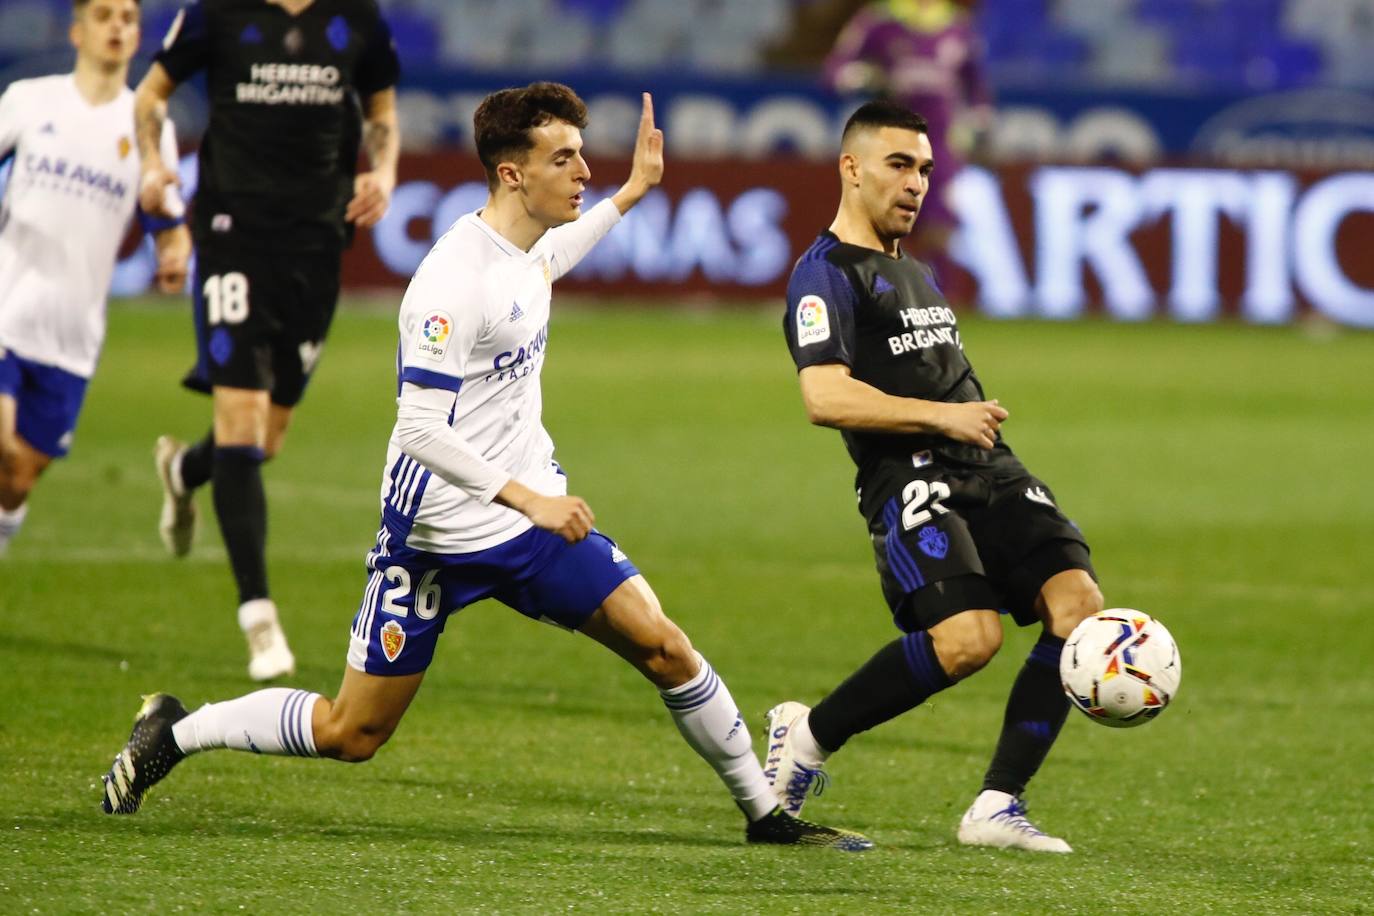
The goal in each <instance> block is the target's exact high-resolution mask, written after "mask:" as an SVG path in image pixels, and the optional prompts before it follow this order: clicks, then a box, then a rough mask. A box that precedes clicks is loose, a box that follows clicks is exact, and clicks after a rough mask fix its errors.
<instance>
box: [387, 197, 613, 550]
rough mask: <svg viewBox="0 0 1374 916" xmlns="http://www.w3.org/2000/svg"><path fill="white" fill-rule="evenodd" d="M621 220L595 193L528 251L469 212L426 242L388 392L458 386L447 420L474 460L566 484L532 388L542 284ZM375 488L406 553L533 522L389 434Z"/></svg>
mask: <svg viewBox="0 0 1374 916" xmlns="http://www.w3.org/2000/svg"><path fill="white" fill-rule="evenodd" d="M619 220H620V211H619V210H618V209H617V208H616V206H615V204H613V203H612V202H610V201H603V202H602V203H600V204H598V205H597V206H596V207H593V208H592V209H590V210H588V211H587V212H586V213H585V214H584V215H583V216H582V217H581V218H580V219H578V220H575V221H574V222H572V223H568V224H567V225H564V226H560V227H558V228H557V229H552V230H550V231H549V232H547V233H545V234H544V236H543V238H541V239H540V240H539V242H538V243H537V244H536V245H535V246H534V247H533V248H532V249H531V250H530V251H528V252H526V251H522V250H520V249H519V248H518V247H516V246H515V245H513V244H511V243H510V242H509V241H507V240H506V239H505V238H504V237H503V236H501V235H500V234H499V233H498V232H497V231H496V230H495V229H493V228H491V227H490V226H488V225H487V224H486V223H485V222H483V221H482V219H481V217H480V216H479V215H478V214H477V213H470V214H468V215H467V216H464V217H462V218H461V219H459V220H458V221H457V222H456V223H454V224H453V226H452V227H451V228H450V229H449V230H448V232H446V233H445V234H444V235H443V237H442V238H440V239H439V241H438V242H436V243H435V245H434V247H433V249H431V250H430V252H429V254H428V255H426V256H425V259H424V261H423V262H422V263H421V264H420V267H419V269H418V270H417V271H416V272H415V277H414V279H413V280H411V283H410V287H409V288H408V289H407V290H406V294H405V298H404V299H403V300H402V302H401V314H400V343H399V348H398V351H397V367H396V368H397V376H398V379H397V388H398V390H399V387H400V385H401V383H403V382H411V383H414V384H418V385H423V386H426V387H431V388H445V389H448V390H449V391H454V392H456V393H457V401H456V403H455V405H454V410H453V415H452V417H451V418H450V420H449V423H450V425H451V426H452V427H453V428H454V429H455V430H457V431H458V433H459V434H460V435H462V437H463V438H464V439H465V440H466V441H467V442H468V444H469V445H470V446H471V447H472V448H473V449H474V450H475V451H477V452H478V453H479V454H481V456H482V457H483V458H484V459H486V460H487V461H489V462H491V463H492V464H494V465H496V466H497V467H499V468H500V469H501V470H503V471H505V472H506V473H508V474H510V475H511V477H513V478H514V479H515V480H517V481H519V482H520V483H522V484H524V485H525V486H527V487H529V488H530V489H532V490H534V491H535V492H538V493H542V494H544V495H546V496H562V495H565V494H566V493H567V491H568V490H567V481H566V479H565V478H564V477H563V474H562V473H561V472H560V470H559V468H558V465H557V464H556V463H555V462H554V460H553V440H552V439H551V438H550V437H549V434H548V432H546V431H545V429H544V425H543V398H542V395H541V392H540V387H539V377H540V372H541V370H542V369H543V366H544V355H545V352H546V348H547V345H548V339H549V300H550V297H551V292H552V290H551V287H552V284H553V281H554V280H556V279H558V278H559V277H560V276H562V275H563V274H565V273H567V272H568V271H569V270H571V269H572V268H573V266H574V265H575V264H576V263H577V262H578V261H579V260H580V259H581V258H582V256H583V255H585V254H586V253H587V251H589V250H590V249H591V247H592V246H593V245H594V244H596V242H597V241H598V240H600V239H601V238H602V237H603V236H604V235H605V234H606V233H607V232H608V231H610V229H611V227H612V226H614V225H615V224H616V223H617V222H618V221H619ZM381 496H382V515H383V522H384V525H385V527H386V529H387V530H388V531H389V532H390V535H391V539H392V540H393V542H396V541H397V540H398V539H399V542H401V543H404V544H406V545H407V546H409V547H411V548H413V549H416V550H424V551H428V552H432V553H448V554H460V553H473V552H475V551H478V550H484V549H486V548H489V547H494V546H496V545H497V544H501V543H504V542H505V541H508V540H510V539H511V538H513V537H515V536H516V535H519V534H521V533H522V532H524V531H527V530H528V529H529V528H530V525H531V523H530V520H529V519H528V518H526V517H525V516H524V515H522V514H521V513H519V512H517V511H515V510H514V509H510V508H507V507H505V506H502V505H499V504H497V503H489V504H483V503H482V502H481V500H479V499H478V498H477V497H475V496H472V495H470V494H469V493H467V492H466V491H464V490H463V489H461V488H459V487H456V486H454V485H452V484H450V483H448V482H447V481H445V480H443V479H442V478H440V477H438V476H436V475H434V474H432V473H431V472H430V471H429V470H428V469H426V468H425V467H423V466H422V465H420V464H419V463H418V462H416V461H415V459H413V458H411V457H409V456H408V455H406V454H404V453H403V452H402V451H401V448H400V446H399V445H398V444H397V440H396V436H395V434H394V433H393V435H392V438H391V443H390V447H389V448H388V450H387V463H386V471H385V473H384V474H383V476H382V491H381Z"/></svg>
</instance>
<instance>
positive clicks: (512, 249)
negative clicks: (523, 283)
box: [464, 207, 534, 258]
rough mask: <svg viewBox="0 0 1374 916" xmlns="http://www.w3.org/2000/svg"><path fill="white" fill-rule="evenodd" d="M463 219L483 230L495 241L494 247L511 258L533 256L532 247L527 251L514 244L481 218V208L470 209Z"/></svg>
mask: <svg viewBox="0 0 1374 916" xmlns="http://www.w3.org/2000/svg"><path fill="white" fill-rule="evenodd" d="M482 209H486V208H485V207H484V208H482ZM464 219H467V220H469V221H470V222H471V223H472V224H473V225H474V226H476V227H477V228H478V229H480V230H482V232H484V233H485V234H486V236H487V238H489V239H491V240H492V241H493V242H495V243H496V247H498V248H500V249H501V250H502V251H504V252H505V253H506V254H508V255H510V256H511V257H513V258H531V257H534V249H533V248H531V249H530V250H529V251H525V250H524V249H522V248H521V247H520V246H519V245H516V244H515V243H514V242H512V241H511V240H510V239H508V238H506V237H505V236H504V235H502V234H501V233H499V232H497V231H496V230H495V229H493V228H492V227H491V226H490V225H488V224H487V221H486V220H484V219H482V210H474V211H472V212H471V213H469V214H468V215H467V216H466V217H464Z"/></svg>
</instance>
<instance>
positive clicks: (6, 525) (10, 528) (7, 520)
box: [0, 503, 29, 553]
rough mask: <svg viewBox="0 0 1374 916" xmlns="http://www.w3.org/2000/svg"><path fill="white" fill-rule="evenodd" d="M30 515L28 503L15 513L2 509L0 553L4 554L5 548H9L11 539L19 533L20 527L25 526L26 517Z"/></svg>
mask: <svg viewBox="0 0 1374 916" xmlns="http://www.w3.org/2000/svg"><path fill="white" fill-rule="evenodd" d="M28 514H29V504H28V503H24V504H23V505H22V506H20V507H19V508H18V509H15V510H13V511H11V510H8V509H0V553H4V552H5V548H6V547H9V545H10V539H11V538H13V537H14V536H15V535H16V534H18V533H19V527H20V526H21V525H23V524H24V516H25V515H28Z"/></svg>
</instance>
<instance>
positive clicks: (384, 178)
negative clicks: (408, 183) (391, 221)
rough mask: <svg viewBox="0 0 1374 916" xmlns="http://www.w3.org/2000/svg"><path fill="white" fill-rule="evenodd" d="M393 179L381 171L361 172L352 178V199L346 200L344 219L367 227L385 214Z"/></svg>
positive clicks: (373, 224) (364, 227) (393, 183)
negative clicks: (346, 207)
mask: <svg viewBox="0 0 1374 916" xmlns="http://www.w3.org/2000/svg"><path fill="white" fill-rule="evenodd" d="M394 189H395V181H394V179H392V178H391V177H390V175H389V174H387V173H384V172H382V171H372V172H363V173H362V174H360V175H358V176H357V177H356V178H354V179H353V199H352V200H350V201H349V202H348V209H347V210H345V211H344V219H346V220H347V221H348V222H350V223H354V224H356V225H357V227H358V228H359V229H369V228H371V227H373V226H375V225H377V223H379V222H381V220H382V217H383V216H386V208H387V207H389V206H390V205H391V192H392V191H393V190H394Z"/></svg>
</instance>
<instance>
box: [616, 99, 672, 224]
mask: <svg viewBox="0 0 1374 916" xmlns="http://www.w3.org/2000/svg"><path fill="white" fill-rule="evenodd" d="M662 180H663V131H661V130H659V129H658V128H656V127H655V126H654V100H653V97H652V96H651V95H649V93H647V92H646V93H644V95H643V106H642V109H641V111H640V115H639V133H638V135H637V136H636V137H635V151H634V160H633V164H632V165H631V166H630V177H629V178H627V179H626V180H625V184H623V185H622V186H621V188H620V190H619V191H616V192H615V194H613V195H612V196H611V200H612V201H613V202H614V203H615V205H616V208H617V209H619V210H620V212H621V214H622V215H624V214H626V213H628V212H629V211H630V208H631V207H633V206H634V205H635V204H637V203H639V202H640V201H641V200H643V199H644V195H645V194H648V193H649V191H650V190H652V189H653V188H654V187H656V186H657V185H658V183H659V182H661V181H662Z"/></svg>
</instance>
